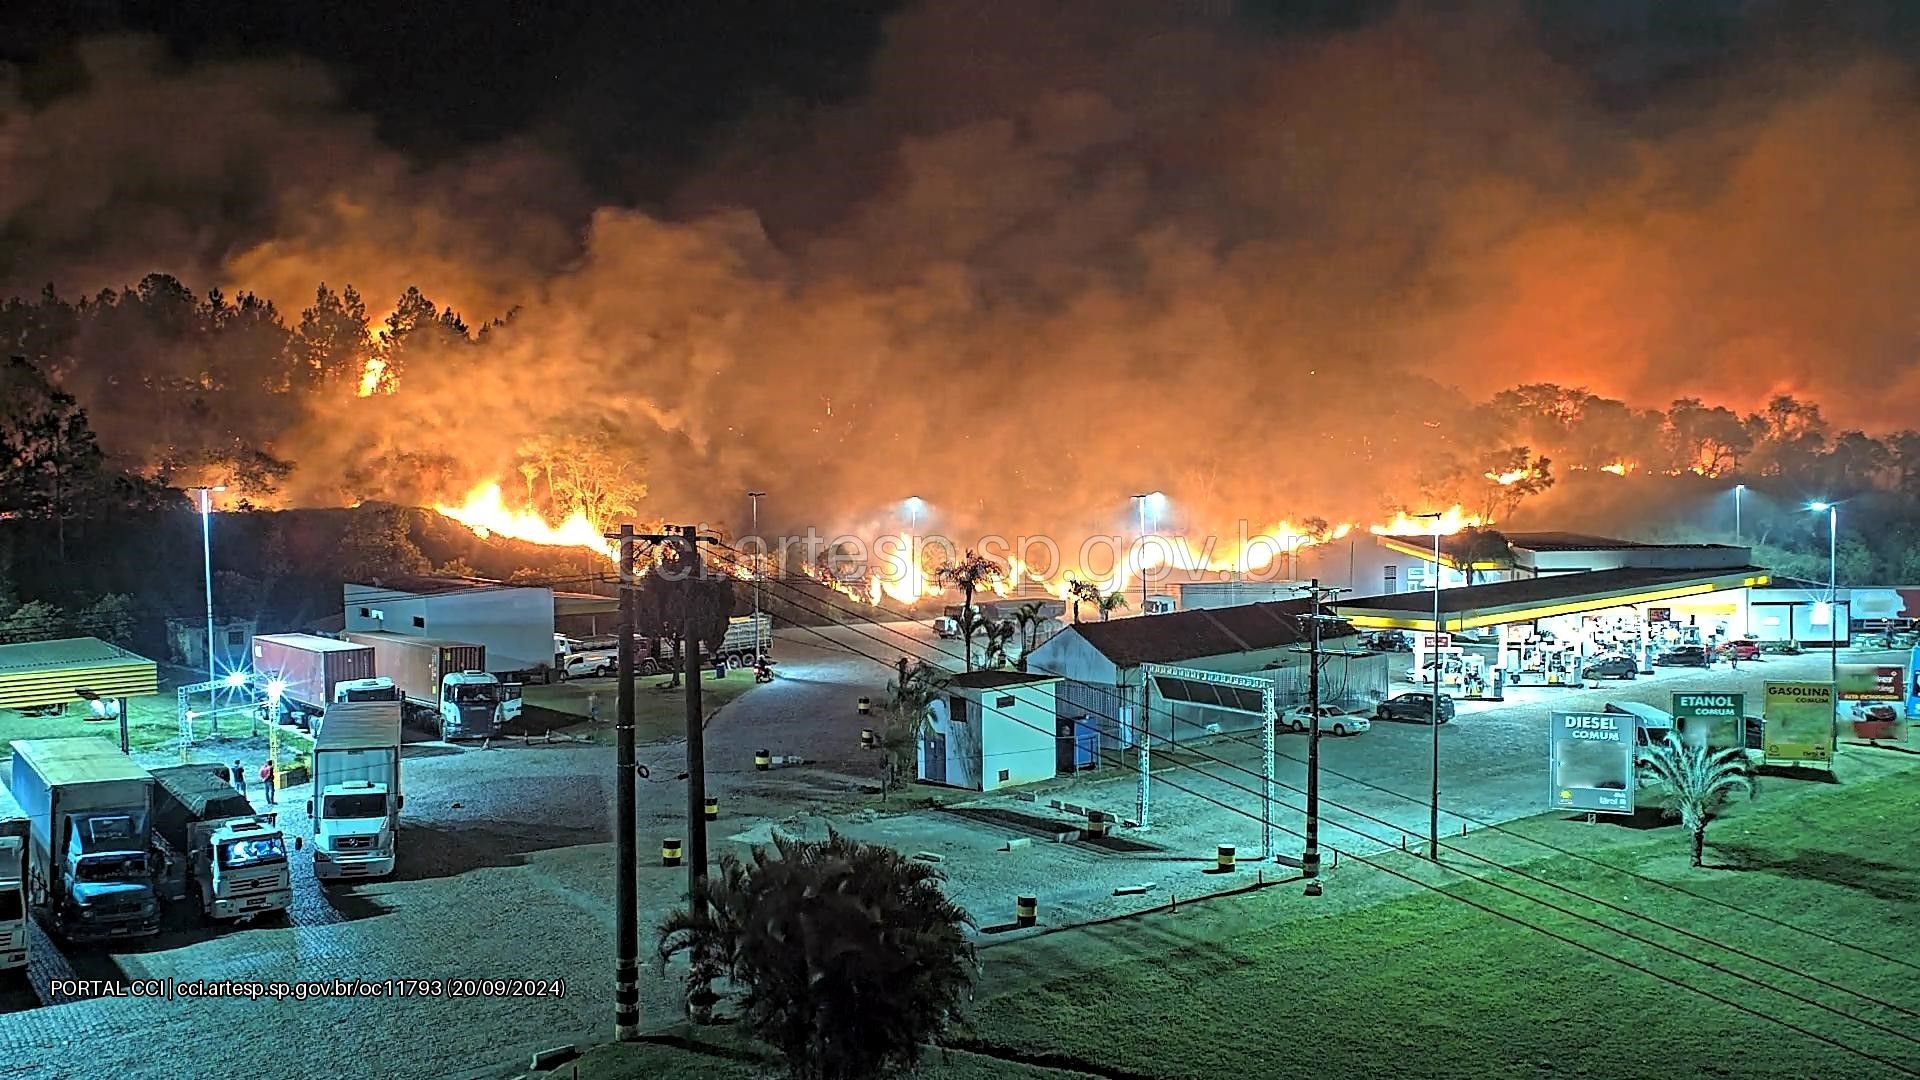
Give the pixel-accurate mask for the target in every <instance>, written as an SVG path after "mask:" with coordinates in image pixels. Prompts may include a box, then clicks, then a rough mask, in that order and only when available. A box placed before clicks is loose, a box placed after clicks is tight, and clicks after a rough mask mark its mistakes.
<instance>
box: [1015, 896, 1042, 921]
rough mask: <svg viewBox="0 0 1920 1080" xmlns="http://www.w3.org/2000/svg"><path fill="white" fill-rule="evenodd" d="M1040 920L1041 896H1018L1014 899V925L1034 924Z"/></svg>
mask: <svg viewBox="0 0 1920 1080" xmlns="http://www.w3.org/2000/svg"><path fill="white" fill-rule="evenodd" d="M1039 921H1040V898H1039V897H1037V896H1016V897H1014V899H1013V925H1015V926H1032V925H1033V924H1034V923H1037V922H1039Z"/></svg>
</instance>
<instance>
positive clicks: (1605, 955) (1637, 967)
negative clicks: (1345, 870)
mask: <svg viewBox="0 0 1920 1080" xmlns="http://www.w3.org/2000/svg"><path fill="white" fill-rule="evenodd" d="M802 629H805V630H807V631H808V632H810V633H813V634H815V635H817V636H819V637H821V638H822V639H823V640H826V641H828V642H830V643H832V644H834V645H836V646H838V647H840V648H843V649H846V650H847V651H849V652H853V653H854V654H856V655H859V656H862V657H865V658H866V659H869V660H872V661H874V662H875V663H881V664H882V666H886V665H885V663H884V662H883V661H880V660H879V659H878V658H877V657H874V656H872V655H870V654H867V653H863V652H861V651H860V650H858V649H856V648H853V647H852V646H850V645H846V644H845V643H843V642H837V641H835V640H834V639H833V638H831V637H829V636H828V635H827V634H825V633H824V632H823V631H821V630H820V629H818V628H816V627H803V628H802ZM856 632H857V631H856ZM862 636H867V635H862ZM1015 722H1016V723H1020V724H1021V725H1022V726H1025V727H1028V728H1030V729H1032V730H1035V731H1041V730H1044V729H1041V728H1039V727H1038V726H1037V725H1033V724H1028V723H1026V722H1025V721H1019V720H1017V719H1016V720H1015ZM1096 752H1097V751H1096ZM1103 756H1104V755H1103ZM1202 756H1203V757H1204V756H1205V755H1202ZM1208 760H1212V761H1216V762H1218V763H1219V764H1224V765H1227V766H1228V767H1230V768H1238V766H1234V765H1233V764H1232V763H1231V762H1222V761H1219V759H1214V758H1209V759H1208ZM1122 763H1123V764H1124V762H1122ZM1174 765H1175V767H1180V768H1194V766H1192V765H1190V764H1188V763H1184V762H1175V763H1174ZM1200 775H1202V776H1205V777H1207V778H1208V779H1211V780H1214V781H1215V782H1218V783H1223V784H1226V785H1227V786H1229V787H1232V788H1235V789H1236V790H1240V791H1245V792H1247V793H1248V794H1255V795H1258V794H1260V793H1258V792H1255V791H1253V789H1251V788H1247V787H1244V786H1242V785H1239V784H1235V783H1234V782H1233V781H1230V780H1227V779H1225V778H1223V777H1219V776H1216V775H1213V774H1211V773H1206V772H1201V773H1200ZM1161 782H1162V783H1163V784H1165V785H1167V786H1169V787H1172V788H1173V789H1174V790H1176V791H1180V792H1183V793H1185V794H1188V795H1192V796H1193V797H1195V798H1198V799H1200V800H1202V801H1203V802H1207V803H1210V804H1212V805H1214V806H1217V807H1220V808H1221V809H1224V810H1227V811H1229V812H1230V813H1234V814H1238V815H1240V816H1242V817H1245V818H1248V819H1249V820H1257V819H1255V818H1254V816H1253V815H1252V814H1251V813H1250V812H1248V811H1246V810H1243V809H1241V808H1239V807H1236V806H1232V805H1230V804H1228V803H1224V802H1221V801H1220V800H1218V799H1215V798H1213V797H1211V796H1208V795H1204V794H1202V793H1200V792H1198V791H1194V790H1193V789H1191V788H1187V787H1184V786H1182V785H1180V784H1177V783H1175V782H1173V781H1171V780H1167V779H1165V778H1164V777H1163V778H1162V779H1161ZM1290 790H1297V789H1292V788H1290ZM1283 805H1286V804H1284V803H1283ZM1330 805H1335V806H1338V804H1334V803H1331V802H1330ZM1288 809H1298V808H1297V807H1292V806H1288ZM1343 809H1349V810H1350V812H1351V808H1343ZM1361 816H1366V815H1364V814H1362V815H1361ZM1385 824H1388V825H1389V827H1393V828H1396V829H1397V828H1398V827H1397V826H1392V825H1391V823H1385ZM1276 827H1278V828H1280V829H1281V831H1282V832H1285V833H1288V834H1289V835H1293V836H1302V838H1303V839H1304V836H1303V834H1301V833H1299V832H1297V831H1295V830H1293V829H1288V828H1286V827H1284V826H1276ZM1347 831H1349V832H1352V833H1354V834H1355V835H1356V836H1361V837H1363V838H1365V839H1369V840H1373V841H1374V842H1376V843H1382V842H1383V841H1381V839H1380V838H1379V837H1375V836H1370V835H1369V834H1366V833H1363V832H1361V831H1359V830H1357V829H1352V828H1348V829H1347ZM1328 846H1329V847H1332V845H1328ZM1334 850H1336V851H1339V850H1340V849H1338V848H1334ZM1450 850H1451V848H1450ZM1343 854H1346V855H1347V856H1348V857H1349V858H1352V859H1354V860H1355V861H1358V862H1361V863H1363V864H1365V865H1367V866H1371V867H1373V868H1374V869H1377V870H1382V871H1384V872H1386V873H1388V874H1390V875H1392V876H1394V877H1397V878H1400V879H1402V880H1404V881H1408V882H1411V883H1413V884H1415V885H1417V886H1419V887H1421V888H1424V889H1428V890H1430V891H1432V892H1436V893H1438V894H1439V895H1441V896H1444V897H1446V898H1448V899H1451V900H1455V901H1457V902H1459V903H1463V904H1466V905H1468V906H1470V907H1473V908H1475V909H1477V910H1480V911H1482V912H1484V913H1486V914H1489V915H1493V916H1495V917H1496V918H1500V919H1502V920H1505V921H1507V922H1511V923H1513V924H1515V925H1518V926H1520V927H1523V928H1525V929H1529V930H1533V931H1535V932H1537V933H1541V934H1544V935H1546V936H1547V937H1550V938H1553V939H1554V940H1557V941H1560V942H1562V943H1563V944H1567V945H1570V946H1572V947H1574V948H1577V949H1580V950H1582V951H1584V952H1588V953H1591V954H1592V955H1595V956H1598V957H1600V958H1602V959H1605V960H1609V961H1612V962H1614V963H1617V964H1620V965H1622V966H1624V967H1627V968H1629V969H1631V970H1634V971H1638V972H1640V973H1642V974H1645V975H1647V976H1649V977H1652V978H1654V979H1657V980H1659V981H1661V982H1664V983H1667V984H1668V985H1671V986H1675V987H1678V988H1680V989H1683V990H1688V991H1691V992H1693V993H1696V994H1699V995H1701V996H1703V997H1706V998H1708V999H1710V1000H1713V1001H1716V1002H1718V1003H1720V1004H1723V1005H1726V1006H1728V1007H1729V1008H1732V1009H1735V1010H1737V1011H1739V1012H1741V1013H1744V1014H1746V1015H1749V1016H1753V1017H1755V1018H1757V1019H1761V1020H1765V1021H1768V1022H1771V1023H1774V1024H1777V1025H1779V1026H1780V1027H1783V1028H1785V1029H1787V1030H1790V1031H1793V1032H1795V1033H1797V1034H1800V1035H1802V1036H1804V1037H1806V1038H1810V1039H1813V1040H1815V1041H1817V1042H1820V1043H1823V1044H1825V1045H1828V1046H1832V1047H1834V1048H1836V1049H1839V1050H1843V1051H1845V1052H1847V1053H1850V1054H1853V1055H1856V1056H1858V1057H1861V1058H1864V1059H1865V1060H1868V1061H1872V1062H1874V1063H1876V1064H1879V1065H1883V1066H1885V1067H1887V1068H1891V1069H1893V1070H1895V1071H1897V1072H1900V1073H1903V1074H1905V1075H1909V1076H1920V1071H1916V1070H1914V1069H1911V1068H1909V1067H1907V1066H1905V1065H1903V1064H1901V1063H1900V1062H1898V1061H1895V1060H1893V1059H1891V1058H1887V1057H1885V1056H1882V1055H1879V1054H1875V1053H1873V1052H1871V1051H1867V1050H1862V1049H1860V1048H1858V1047H1854V1046H1852V1045H1849V1044H1847V1043H1845V1042H1841V1041H1839V1040H1836V1039H1833V1038H1830V1037H1828V1036H1826V1035H1823V1034H1821V1033H1819V1032H1817V1031H1814V1030H1812V1029H1810V1028H1807V1027H1805V1026H1803V1025H1800V1024H1797V1023H1794V1022H1792V1021H1789V1020H1784V1019H1782V1018H1779V1017H1776V1016H1771V1015H1769V1014H1766V1013H1763V1012H1759V1011H1757V1010H1754V1009H1751V1008H1749V1007H1747V1006H1745V1005H1742V1004H1741V1003H1739V1002H1738V1001H1735V1000H1734V999H1732V998H1729V997H1726V996H1724V995H1721V994H1718V993H1716V992H1714V991H1711V990H1708V989H1705V988H1703V987H1699V986H1696V985H1694V984H1691V983H1688V982H1685V981H1682V980H1679V979H1676V978H1673V977H1671V976H1668V975H1665V974H1662V973H1660V972H1657V971H1654V970H1653V969H1651V968H1648V967H1646V966H1645V965H1642V964H1639V963H1637V962H1635V961H1632V960H1629V959H1627V958H1625V957H1620V956H1615V955H1613V954H1611V953H1609V952H1606V951H1605V950H1603V949H1601V948H1599V947H1597V946H1593V945H1589V944H1587V943H1584V942H1580V941H1577V940H1575V939H1573V938H1570V937H1568V936H1566V935H1564V934H1561V933H1559V932H1557V931H1554V930H1550V929H1547V928H1545V927H1542V926H1539V925H1537V924H1534V923H1530V922H1527V921H1526V920H1524V919H1521V918H1520V917H1518V916H1516V915H1513V914H1511V913H1508V912H1503V911H1500V910H1497V909H1495V908H1493V907H1491V906H1488V905H1486V904H1483V903H1480V902H1478V901H1475V900H1472V899H1469V898H1467V897H1464V896H1460V895H1458V894H1455V893H1452V892H1449V891H1447V890H1445V889H1443V888H1440V887H1439V886H1436V885H1433V884H1431V883H1428V882H1424V881H1421V880H1420V879H1418V878H1416V877H1413V876H1411V875H1409V874H1405V873H1402V872H1400V871H1397V870H1394V869H1392V868H1390V867H1387V866H1384V865H1382V864H1381V863H1379V862H1377V861H1375V860H1373V859H1370V858H1368V857H1366V856H1364V855H1360V854H1358V853H1355V852H1343ZM1435 865H1437V866H1439V867H1441V868H1442V869H1447V870H1452V871H1453V872H1454V873H1457V874H1460V875H1461V876H1463V877H1466V878H1468V879H1469V880H1472V881H1475V882H1478V883H1480V884H1482V885H1486V886H1488V887H1491V888H1494V889H1497V890H1499V891H1501V892H1505V893H1507V894H1509V895H1512V896H1514V897H1517V898H1519V899H1520V900H1523V901H1526V902H1528V903H1532V904H1536V905H1538V906H1541V907H1545V908H1547V909H1549V910H1552V911H1556V912H1559V913H1560V914H1563V915H1566V916H1568V917H1571V918H1574V919H1577V920H1579V921H1582V922H1586V923H1588V924H1589V925H1592V926H1595V927H1597V928H1599V929H1601V930H1603V931H1607V932H1610V933H1613V934H1616V935H1618V936H1621V937H1625V938H1627V939H1628V940H1631V941H1636V942H1638V943H1640V944H1643V945H1647V946H1650V947H1652V948H1656V949H1659V950H1661V951H1664V952H1667V953H1669V954H1671V955H1674V956H1677V957H1679V958H1681V959H1684V960H1688V961H1691V962H1693V963H1695V964H1699V965H1701V966H1703V967H1707V968H1709V969H1711V970H1715V971H1719V972H1722V973H1724V974H1727V975H1731V976H1733V977H1734V978H1737V979H1740V980H1741V981H1744V982H1747V983H1749V984H1752V985H1754V986H1757V987H1759V988H1761V989H1763V990H1770V991H1772V992H1773V993H1776V994H1779V995H1781V996H1783V997H1786V998H1788V999H1790V1000H1794V1001H1797V1002H1800V1003H1802V1004H1807V1005H1811V1006H1813V1007H1815V1008H1818V1009H1821V1010H1823V1011H1826V1012H1829V1013H1832V1014H1833V1015H1836V1016H1838V1017H1840V1018H1841V1019H1843V1020H1849V1021H1852V1022H1854V1023H1859V1024H1862V1025H1864V1026H1866V1027H1869V1028H1872V1029H1874V1030H1878V1031H1882V1032H1885V1033H1888V1034H1892V1035H1895V1036H1896V1037H1899V1038H1902V1039H1905V1040H1906V1041H1909V1042H1916V1041H1920V1040H1915V1039H1913V1038H1912V1037H1910V1036H1907V1035H1906V1034H1905V1033H1903V1032H1899V1031H1897V1030H1895V1029H1892V1028H1888V1027H1886V1026H1884V1025H1881V1024H1878V1023H1877V1022H1875V1021H1871V1020H1866V1019H1863V1018H1860V1017H1855V1016H1852V1015H1850V1014H1848V1013H1846V1012H1843V1011H1841V1010H1839V1009H1836V1008H1834V1007H1832V1006H1830V1005H1827V1004H1825V1003H1824V1002H1820V1001H1816V1000H1814V999H1811V998H1806V997H1803V996H1801V995H1798V994H1795V993H1793V992H1792V991H1787V990H1781V989H1779V988H1778V987H1773V986H1769V985H1768V984H1767V983H1765V982H1761V981H1759V980H1757V979H1755V978H1753V977H1752V976H1749V975H1746V974H1744V973H1742V972H1738V971H1735V970H1733V969H1731V968H1727V967H1724V966H1721V965H1718V964H1714V963H1712V962H1710V961H1707V960H1704V959H1701V958H1699V957H1696V956H1693V955H1691V954H1689V953H1686V952H1685V951H1683V950H1680V949H1677V948H1674V947H1672V946H1669V945H1665V944H1663V943H1660V942H1657V941H1652V940H1650V939H1647V938H1643V937H1640V936H1638V935H1635V934H1632V933H1629V932H1627V931H1624V930H1621V929H1620V928H1618V927H1614V926H1609V925H1608V924H1606V923H1603V922H1600V921H1599V920H1597V919H1593V918H1590V917H1587V916H1584V915H1581V914H1580V913H1578V912H1574V911H1569V910H1567V909H1566V908H1563V907H1560V906H1558V905H1555V904H1551V903H1548V902H1547V901H1544V900H1541V899H1540V898H1538V897H1535V896H1530V895H1528V894H1527V893H1524V892H1521V891H1520V890H1517V889H1513V888H1510V887H1507V886H1504V885H1501V884H1500V883H1498V882H1495V881H1492V880H1489V879H1487V878H1484V877H1480V876H1477V875H1473V874H1468V873H1466V872H1465V871H1462V870H1460V869H1458V868H1457V867H1451V866H1447V865H1446V864H1444V863H1436V864H1435ZM1495 865H1496V867H1497V866H1498V864H1495ZM1763 963H1764V961H1763ZM1774 966H1778V965H1774ZM1783 970H1790V969H1783ZM1843 989H1844V988H1843ZM1848 992H1849V993H1855V992H1853V991H1848ZM1856 996H1859V995H1857V994H1856ZM1863 999H1864V1000H1875V999H1871V998H1863ZM1894 1008H1898V1006H1894Z"/></svg>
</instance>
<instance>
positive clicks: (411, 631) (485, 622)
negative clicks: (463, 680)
mask: <svg viewBox="0 0 1920 1080" xmlns="http://www.w3.org/2000/svg"><path fill="white" fill-rule="evenodd" d="M344 593H345V600H346V605H345V607H346V629H348V630H387V631H391V632H392V633H395V634H405V635H407V636H409V637H424V638H438V639H440V640H443V641H464V642H471V643H473V644H476V645H485V646H486V647H487V670H488V671H491V672H493V673H494V674H496V675H512V674H524V673H530V672H535V671H543V670H546V669H550V668H552V666H553V650H554V644H553V590H552V589H546V588H540V587H537V586H530V585H503V584H501V583H499V582H496V581H485V580H481V579H476V578H436V577H403V578H394V579H390V580H388V581H386V582H384V583H382V584H379V585H358V584H348V585H346V586H345V588H344Z"/></svg>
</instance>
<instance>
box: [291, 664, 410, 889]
mask: <svg viewBox="0 0 1920 1080" xmlns="http://www.w3.org/2000/svg"><path fill="white" fill-rule="evenodd" d="M400 710H401V703H400V702H397V701H352V702H337V703H335V704H332V705H329V706H327V711H326V714H325V715H324V716H322V717H321V718H320V730H319V731H317V732H315V733H314V741H313V796H314V797H313V798H312V799H311V800H310V801H308V803H307V814H308V816H309V817H310V818H312V820H313V876H314V877H316V878H319V879H320V880H322V881H327V880H331V879H334V878H363V877H365V878H372V877H386V876H387V875H388V874H391V873H393V865H394V858H395V854H396V848H397V833H398V831H399V825H400V807H401V806H402V805H404V804H405V802H406V796H405V795H403V794H402V793H401V791H400Z"/></svg>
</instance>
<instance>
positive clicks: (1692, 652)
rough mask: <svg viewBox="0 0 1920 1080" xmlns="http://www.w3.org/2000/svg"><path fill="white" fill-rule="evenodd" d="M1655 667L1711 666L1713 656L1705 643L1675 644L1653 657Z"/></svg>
mask: <svg viewBox="0 0 1920 1080" xmlns="http://www.w3.org/2000/svg"><path fill="white" fill-rule="evenodd" d="M1653 664H1654V666H1655V667H1712V666H1713V656H1712V654H1710V653H1708V652H1707V647H1706V646H1705V645H1676V646H1674V647H1673V648H1671V649H1667V650H1665V651H1663V652H1661V653H1659V654H1657V655H1655V656H1654V658H1653Z"/></svg>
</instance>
